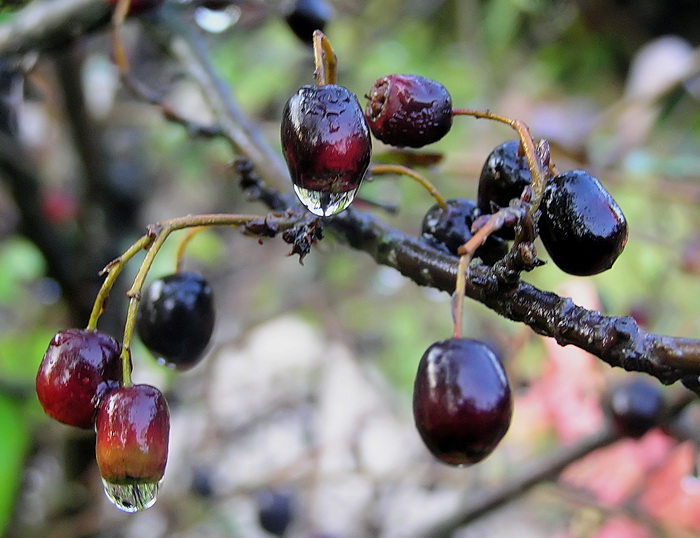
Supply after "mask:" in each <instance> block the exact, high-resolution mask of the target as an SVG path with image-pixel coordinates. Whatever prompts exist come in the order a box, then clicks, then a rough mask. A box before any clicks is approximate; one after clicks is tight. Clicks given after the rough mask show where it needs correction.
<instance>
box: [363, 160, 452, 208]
mask: <svg viewBox="0 0 700 538" xmlns="http://www.w3.org/2000/svg"><path fill="white" fill-rule="evenodd" d="M370 172H371V173H372V175H381V174H398V175H404V176H408V177H410V178H412V179H415V180H416V181H417V182H418V183H420V184H421V185H422V186H423V187H424V188H425V190H427V191H428V192H429V193H430V196H432V197H433V198H434V199H435V201H436V202H437V203H438V205H439V206H440V209H446V208H447V202H446V201H445V199H444V198H443V197H442V195H441V194H440V192H439V191H438V190H437V188H436V187H435V185H433V184H432V183H431V182H430V181H428V180H427V179H426V178H425V177H423V176H422V175H420V174H419V173H418V172H416V171H415V170H413V169H411V168H409V167H408V166H403V165H400V164H375V165H373V166H372V167H371V168H370Z"/></svg>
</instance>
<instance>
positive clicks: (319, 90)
mask: <svg viewBox="0 0 700 538" xmlns="http://www.w3.org/2000/svg"><path fill="white" fill-rule="evenodd" d="M281 136H282V149H283V151H284V157H285V159H286V160H287V166H288V167H289V172H290V174H291V177H292V183H293V185H294V191H295V192H296V194H297V196H298V197H299V200H300V201H301V202H302V203H303V204H304V205H305V206H306V207H307V209H308V210H309V211H311V212H312V213H314V214H315V215H334V214H335V213H339V212H340V211H342V210H343V209H345V208H346V207H347V206H348V205H349V204H350V203H351V202H352V200H353V199H354V197H355V194H356V193H357V190H358V189H359V188H360V183H361V182H362V179H363V178H364V175H365V172H366V171H367V167H368V166H369V161H370V157H371V154H372V140H371V137H370V134H369V128H368V127H367V122H366V121H365V118H364V116H363V115H362V108H361V107H360V103H359V102H358V100H357V97H356V96H355V95H354V94H353V93H351V92H350V91H349V90H348V89H347V88H344V87H343V86H338V85H336V84H325V85H322V86H303V87H302V88H300V89H299V90H298V91H297V92H296V93H295V94H294V95H292V96H291V97H290V98H289V101H287V104H286V105H285V107H284V112H283V113H282V127H281Z"/></svg>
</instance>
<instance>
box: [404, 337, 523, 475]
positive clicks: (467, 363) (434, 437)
mask: <svg viewBox="0 0 700 538" xmlns="http://www.w3.org/2000/svg"><path fill="white" fill-rule="evenodd" d="M512 409H513V407H512V399H511V391H510V385H509V383H508V379H507V377H506V373H505V370H504V369H503V366H502V365H501V363H500V362H499V360H498V359H497V358H496V356H495V355H494V353H493V352H492V351H491V350H490V349H489V347H488V346H486V344H484V343H482V342H479V341H477V340H472V339H467V338H450V339H447V340H442V341H439V342H436V343H434V344H432V345H431V346H430V347H429V348H428V349H427V350H426V352H425V353H424V354H423V357H422V358H421V360H420V363H419V365H418V372H417V374H416V380H415V385H414V389H413V416H414V419H415V423H416V428H417V429H418V433H419V434H420V436H421V438H422V439H423V441H424V443H425V445H426V446H427V447H428V449H429V450H430V452H431V453H432V454H433V455H434V456H435V457H436V458H437V459H439V460H440V461H442V462H443V463H446V464H449V465H471V464H474V463H478V462H479V461H481V460H483V459H484V458H485V457H487V456H488V455H489V454H490V453H491V452H492V451H493V450H494V448H495V447H496V445H497V444H498V443H499V442H500V440H501V439H502V438H503V436H504V435H505V433H506V431H507V430H508V427H509V426H510V420H511V415H512Z"/></svg>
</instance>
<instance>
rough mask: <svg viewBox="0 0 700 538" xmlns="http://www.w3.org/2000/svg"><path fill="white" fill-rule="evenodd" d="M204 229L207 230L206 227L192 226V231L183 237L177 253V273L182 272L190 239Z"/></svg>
mask: <svg viewBox="0 0 700 538" xmlns="http://www.w3.org/2000/svg"><path fill="white" fill-rule="evenodd" d="M203 230H206V227H204V226H199V227H197V228H192V229H191V230H190V231H188V232H187V235H185V237H183V238H182V241H180V244H179V245H178V247H177V254H176V255H175V260H176V262H175V272H176V273H181V272H182V270H183V267H184V265H185V249H186V248H187V245H189V243H190V241H191V240H192V238H193V237H194V236H195V235H197V234H198V233H199V232H201V231H203Z"/></svg>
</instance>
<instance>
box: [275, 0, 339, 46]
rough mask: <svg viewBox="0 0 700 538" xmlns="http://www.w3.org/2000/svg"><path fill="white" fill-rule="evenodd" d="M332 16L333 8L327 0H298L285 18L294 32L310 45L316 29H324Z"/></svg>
mask: <svg viewBox="0 0 700 538" xmlns="http://www.w3.org/2000/svg"><path fill="white" fill-rule="evenodd" d="M332 17H333V8H332V7H331V5H330V4H329V3H328V2H326V1H325V0H297V1H296V2H294V6H293V7H292V9H291V10H290V11H289V12H288V13H287V14H286V15H285V17H284V19H285V20H286V21H287V24H288V25H289V28H290V29H291V30H292V32H294V34H295V35H296V36H297V37H298V38H299V39H301V40H302V41H303V42H304V43H307V44H309V45H310V44H311V43H313V33H314V31H315V30H321V31H323V30H324V29H325V28H326V24H327V23H328V21H329V20H330V19H331V18H332Z"/></svg>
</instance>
